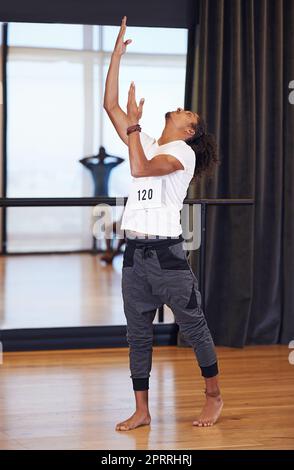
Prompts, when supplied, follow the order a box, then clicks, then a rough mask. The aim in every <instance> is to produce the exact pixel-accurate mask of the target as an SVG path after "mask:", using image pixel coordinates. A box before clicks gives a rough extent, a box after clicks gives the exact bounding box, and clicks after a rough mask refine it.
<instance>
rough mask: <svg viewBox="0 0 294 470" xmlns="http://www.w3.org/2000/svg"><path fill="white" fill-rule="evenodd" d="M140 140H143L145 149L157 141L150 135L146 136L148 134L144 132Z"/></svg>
mask: <svg viewBox="0 0 294 470" xmlns="http://www.w3.org/2000/svg"><path fill="white" fill-rule="evenodd" d="M140 140H141V144H142V147H143V149H145V148H146V147H148V146H149V145H151V144H153V143H154V141H155V139H154V137H151V136H150V135H148V134H146V132H143V131H141V132H140Z"/></svg>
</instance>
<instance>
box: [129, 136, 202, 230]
mask: <svg viewBox="0 0 294 470" xmlns="http://www.w3.org/2000/svg"><path fill="white" fill-rule="evenodd" d="M140 140H141V144H142V147H143V150H144V153H145V155H146V158H147V159H148V160H151V159H152V158H153V157H154V156H155V155H158V154H169V155H173V156H174V157H176V158H177V159H178V160H179V161H180V162H181V163H182V165H183V167H184V170H177V171H174V172H172V173H169V174H167V175H163V176H147V177H138V178H135V177H133V179H132V181H131V186H130V191H129V196H128V200H127V203H126V205H125V208H124V212H123V217H122V222H121V229H122V230H134V231H136V232H141V233H147V234H154V235H163V236H172V237H173V236H178V235H180V234H181V233H182V227H181V224H180V211H181V209H182V207H183V201H184V199H185V197H186V194H187V190H188V187H189V183H190V181H191V179H192V177H193V175H194V169H195V163H196V158H195V152H194V151H193V150H192V148H191V147H190V146H189V145H188V144H186V142H184V141H183V140H174V141H172V142H169V143H167V144H163V145H158V143H157V141H156V139H155V138H152V137H150V136H149V135H148V134H146V133H145V132H142V131H141V132H140ZM150 195H151V196H150ZM148 196H150V199H148ZM140 198H141V199H140ZM139 199H140V201H139V202H138V200H139ZM142 199H144V201H143V200H142ZM140 204H141V206H140Z"/></svg>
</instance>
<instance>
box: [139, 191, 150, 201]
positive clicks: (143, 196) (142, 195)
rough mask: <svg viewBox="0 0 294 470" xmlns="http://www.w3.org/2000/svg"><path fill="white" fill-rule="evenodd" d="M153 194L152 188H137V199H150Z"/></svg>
mask: <svg viewBox="0 0 294 470" xmlns="http://www.w3.org/2000/svg"><path fill="white" fill-rule="evenodd" d="M152 196H153V189H152V188H150V189H148V191H147V189H142V191H141V190H140V189H139V191H138V201H146V199H152Z"/></svg>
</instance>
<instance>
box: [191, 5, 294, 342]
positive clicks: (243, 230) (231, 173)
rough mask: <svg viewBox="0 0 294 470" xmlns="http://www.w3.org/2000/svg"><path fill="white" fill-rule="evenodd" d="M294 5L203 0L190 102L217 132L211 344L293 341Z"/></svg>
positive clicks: (194, 191) (207, 191)
mask: <svg viewBox="0 0 294 470" xmlns="http://www.w3.org/2000/svg"><path fill="white" fill-rule="evenodd" d="M293 25H294V2H293V1H292V0H284V1H282V0H255V1H254V0H234V1H232V0H200V2H199V31H198V33H199V34H196V35H195V65H194V70H193V90H192V108H193V109H194V110H195V111H197V112H199V113H200V114H202V115H203V116H204V118H205V119H206V122H207V125H208V131H209V132H212V133H213V134H215V136H216V138H217V143H218V148H219V156H220V159H221V161H222V162H221V165H220V166H219V167H218V169H217V171H216V173H215V177H214V179H213V180H211V181H209V180H208V178H205V179H203V181H201V183H198V184H197V185H195V186H191V187H190V190H189V196H191V197H201V198H251V197H252V198H254V200H255V205H254V207H252V206H251V207H250V206H246V207H245V206H237V207H233V206H231V207H215V206H211V207H209V209H208V220H207V259H206V280H205V282H206V317H207V321H208V324H209V327H210V329H211V332H212V334H213V337H214V340H215V343H216V344H217V345H225V346H236V347H240V346H244V345H245V344H274V343H288V342H289V341H290V340H291V339H294V311H293V310H294V267H293V266H294V248H293V242H294V236H293V235H294V190H293V180H294V161H293V158H294V154H293V149H294V105H291V103H290V100H289V93H290V90H289V82H290V81H291V80H294V26H293Z"/></svg>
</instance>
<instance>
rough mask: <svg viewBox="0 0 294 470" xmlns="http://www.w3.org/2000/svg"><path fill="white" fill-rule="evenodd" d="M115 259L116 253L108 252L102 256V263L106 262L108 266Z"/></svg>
mask: <svg viewBox="0 0 294 470" xmlns="http://www.w3.org/2000/svg"><path fill="white" fill-rule="evenodd" d="M114 257H115V252H114V251H107V252H106V253H105V254H104V255H103V256H101V258H100V259H101V261H106V263H107V264H111V263H112V260H113V258H114Z"/></svg>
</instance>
